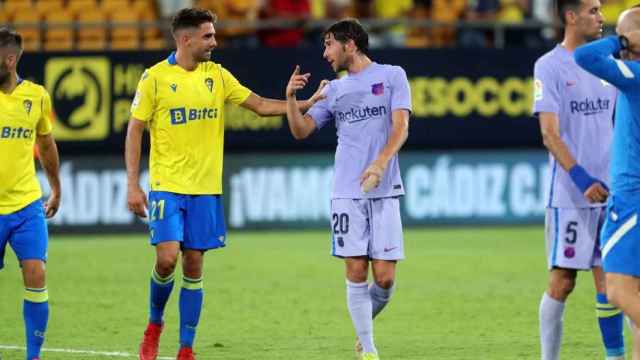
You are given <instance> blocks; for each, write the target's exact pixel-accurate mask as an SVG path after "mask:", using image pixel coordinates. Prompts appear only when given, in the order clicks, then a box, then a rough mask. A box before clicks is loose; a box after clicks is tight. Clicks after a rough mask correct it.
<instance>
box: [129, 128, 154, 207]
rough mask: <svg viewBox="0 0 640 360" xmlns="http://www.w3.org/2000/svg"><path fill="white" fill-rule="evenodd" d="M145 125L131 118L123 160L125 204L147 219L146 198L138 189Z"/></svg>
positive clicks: (139, 188)
mask: <svg viewBox="0 0 640 360" xmlns="http://www.w3.org/2000/svg"><path fill="white" fill-rule="evenodd" d="M144 128H145V123H144V122H143V121H140V120H137V119H134V118H131V119H130V120H129V127H128V128H127V138H126V141H125V150H124V158H125V163H126V166H127V204H128V206H129V210H130V211H132V212H133V213H134V214H136V215H138V216H139V217H142V218H145V217H147V212H146V208H147V207H148V206H147V197H146V195H145V193H144V191H143V190H142V188H141V187H140V151H141V147H142V134H143V133H144Z"/></svg>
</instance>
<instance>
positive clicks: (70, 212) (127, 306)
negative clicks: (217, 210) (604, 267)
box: [0, 0, 632, 359]
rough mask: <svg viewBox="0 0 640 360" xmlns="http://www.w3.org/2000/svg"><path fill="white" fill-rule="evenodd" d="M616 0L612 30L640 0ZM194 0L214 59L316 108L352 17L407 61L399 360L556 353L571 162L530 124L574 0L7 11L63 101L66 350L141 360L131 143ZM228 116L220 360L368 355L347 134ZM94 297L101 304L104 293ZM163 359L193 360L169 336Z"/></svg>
mask: <svg viewBox="0 0 640 360" xmlns="http://www.w3.org/2000/svg"><path fill="white" fill-rule="evenodd" d="M602 2H603V4H604V7H603V13H604V14H605V17H606V19H607V21H608V24H607V30H606V31H607V32H609V33H610V32H611V31H612V30H611V28H612V23H613V22H614V21H615V19H616V17H617V14H618V13H620V12H621V11H622V9H624V8H625V7H628V6H630V5H632V4H631V3H632V2H630V1H623V0H619V1H614V0H608V1H602ZM192 4H193V5H198V6H202V7H206V8H210V9H211V10H213V11H214V12H215V13H217V14H218V23H217V24H216V30H217V32H218V35H217V39H218V41H219V45H220V46H219V48H218V49H216V50H215V51H214V53H213V60H214V61H216V62H219V63H221V64H223V66H225V67H226V68H228V69H229V70H230V71H231V72H232V73H233V74H234V75H235V76H236V77H237V78H238V79H239V80H240V81H241V82H242V83H244V84H245V85H247V86H248V87H249V88H250V89H252V90H253V91H254V92H256V93H257V94H259V95H262V96H266V97H273V98H283V96H284V88H285V86H286V82H287V80H288V78H289V76H290V73H291V71H292V69H293V67H294V66H295V65H296V64H300V65H301V66H302V69H303V70H304V71H309V72H311V73H312V78H311V84H310V86H309V88H308V89H306V90H305V91H304V92H303V93H302V96H300V97H301V98H304V97H306V96H308V95H310V94H311V92H312V91H313V88H314V87H315V86H316V85H317V83H318V82H319V81H320V80H321V79H324V78H332V77H333V76H334V75H333V74H332V73H331V71H330V68H329V66H328V65H327V64H326V62H325V61H324V60H323V59H322V57H321V53H322V47H321V37H320V34H321V32H322V30H323V29H324V28H325V27H326V26H327V25H328V24H330V23H331V22H332V21H334V19H337V18H342V17H345V16H353V17H357V18H359V19H360V20H361V21H362V22H363V23H364V24H365V26H366V27H367V28H368V29H369V30H370V31H371V45H372V46H371V47H372V51H371V57H372V59H374V60H375V61H377V62H380V63H391V64H396V65H400V66H402V67H403V68H404V69H405V70H406V71H407V75H408V78H409V81H410V82H411V90H412V98H413V110H414V111H413V116H412V120H411V124H410V134H409V139H408V141H407V144H406V145H405V147H404V149H403V150H402V153H401V156H400V162H401V167H402V173H403V179H404V182H405V188H406V191H407V195H406V196H405V198H404V199H403V201H402V205H401V206H402V212H403V221H404V223H405V224H406V225H407V228H408V231H407V239H406V241H407V250H408V256H409V258H408V260H407V261H406V262H405V263H403V264H402V265H401V269H402V270H401V273H400V275H399V276H400V281H401V282H400V284H401V286H402V287H401V288H400V289H401V291H400V292H399V294H398V296H397V298H396V300H395V301H396V302H397V303H394V304H393V305H392V306H391V307H390V309H389V311H388V314H385V316H384V317H383V318H382V320H381V321H379V323H380V324H379V326H378V327H377V333H378V336H379V337H380V338H381V340H378V342H379V343H381V345H379V347H380V348H381V352H382V354H383V358H392V359H425V358H430V357H431V355H433V356H435V355H436V354H437V358H439V359H534V358H537V357H539V355H538V353H537V352H538V348H537V324H536V322H537V316H536V311H537V310H536V307H537V302H538V300H539V296H540V295H541V294H542V291H543V289H544V286H545V276H546V275H545V263H544V251H543V215H544V207H545V195H546V193H547V192H548V189H547V188H546V186H547V184H548V181H547V179H548V176H549V169H548V166H547V163H546V160H547V157H546V152H545V151H544V149H543V147H542V144H541V138H540V135H539V129H538V123H537V121H536V119H534V118H532V117H531V116H530V107H531V102H532V90H533V89H532V77H531V76H532V69H533V63H534V61H535V59H536V58H537V57H538V56H540V55H541V54H543V53H544V52H545V51H547V50H548V49H549V48H550V47H551V46H553V45H554V44H555V42H556V40H557V39H558V38H559V36H561V32H560V31H559V28H558V26H557V22H556V21H554V19H553V18H554V17H553V11H552V9H551V6H552V1H550V0H470V1H466V0H421V1H420V0H414V1H412V0H401V1H385V0H326V1H324V0H208V1H196V2H191V1H180V0H173V1H172V0H158V1H154V0H102V1H98V0H34V1H31V0H4V1H0V5H1V6H0V23H6V24H8V25H9V26H12V27H13V28H15V29H17V30H18V31H19V32H20V33H21V34H22V35H23V37H24V40H25V49H26V52H25V55H24V56H23V58H22V60H21V62H20V66H19V73H20V74H21V76H23V77H25V78H27V79H31V80H33V81H35V82H38V83H41V84H43V85H44V86H45V87H46V88H47V90H48V91H49V92H50V94H51V96H52V99H53V104H54V108H55V112H56V114H55V115H56V116H55V118H56V120H55V126H54V135H55V137H56V139H57V141H58V146H59V151H60V155H61V160H62V163H61V177H62V184H63V200H62V206H61V209H60V212H59V213H58V215H57V216H56V217H55V218H54V219H52V220H51V221H50V223H49V224H50V232H51V233H52V236H51V245H50V261H49V268H48V271H49V275H48V276H49V288H50V292H51V293H52V296H51V297H52V309H53V310H52V311H53V312H52V314H53V315H52V320H51V324H50V332H49V335H48V338H47V343H46V346H48V348H49V349H50V350H49V353H46V352H45V354H46V357H45V358H47V359H58V358H59V359H69V358H73V359H75V358H77V359H93V358H105V359H106V358H113V357H127V356H129V357H130V358H132V357H133V355H132V354H135V351H136V350H135V349H136V346H137V341H138V340H139V339H138V337H139V335H140V333H141V331H142V327H143V326H144V319H145V309H146V307H145V306H146V288H145V284H146V281H147V276H148V270H149V268H150V266H151V264H152V255H153V252H152V251H151V249H150V248H148V246H147V245H146V241H145V232H146V231H145V224H144V223H143V222H141V221H139V220H138V219H136V218H135V217H134V216H133V215H132V214H130V213H129V212H128V211H127V207H126V173H125V170H124V161H123V150H124V136H125V131H126V126H127V121H128V118H129V108H130V104H131V100H132V98H133V95H134V93H135V88H136V85H137V82H138V80H139V78H140V75H141V74H142V72H143V71H144V69H145V68H146V67H148V66H150V65H152V64H154V63H156V62H158V61H160V60H161V59H163V58H165V57H166V56H167V55H168V53H169V51H170V50H171V49H172V40H171V38H170V34H169V31H168V24H169V18H170V15H171V14H172V13H173V12H175V10H176V9H179V8H181V7H183V6H189V5H192ZM225 120H226V140H225V148H226V155H225V166H224V169H225V174H224V178H225V181H224V184H225V185H224V186H225V203H226V212H227V214H226V217H227V224H228V227H229V230H230V234H229V241H230V246H229V247H228V248H227V249H226V250H224V251H221V252H217V253H215V254H214V255H210V256H208V258H207V259H208V260H207V262H208V263H207V270H205V279H206V281H207V283H206V284H205V287H207V288H208V289H211V290H213V289H216V290H214V291H211V290H209V291H211V292H209V293H208V294H209V295H207V296H208V298H207V299H208V300H207V302H206V305H205V311H204V314H203V319H206V320H203V322H204V323H205V325H203V326H202V327H201V329H200V332H199V337H198V338H199V340H198V341H199V342H198V344H197V345H196V351H198V350H199V351H198V352H199V354H200V356H199V358H202V359H251V358H254V357H256V356H261V358H265V359H293V358H307V359H321V358H322V359H342V358H350V356H351V355H350V354H351V353H350V351H351V350H350V348H351V346H352V336H351V329H350V323H348V317H347V313H346V307H345V306H344V301H343V296H344V295H343V285H342V277H341V275H340V274H341V271H342V270H341V266H340V265H339V264H338V263H336V262H335V261H331V260H330V259H329V258H328V256H326V255H327V254H328V251H329V242H328V238H329V234H328V231H329V225H330V224H329V194H330V182H331V176H332V174H331V165H332V162H333V151H334V149H335V144H336V137H335V131H334V128H333V127H332V126H328V127H327V128H325V129H322V130H321V131H320V132H319V133H318V134H316V135H315V136H313V137H312V138H310V139H309V140H305V141H302V142H296V141H295V140H294V139H293V138H292V137H291V135H290V134H289V130H288V126H287V124H286V119H284V118H282V117H270V118H258V117H256V116H255V115H254V114H253V113H251V112H248V111H245V110H244V109H242V108H239V107H234V106H232V105H228V110H227V113H226V119H225ZM144 146H145V148H146V149H148V142H145V144H144ZM143 153H147V150H144V152H143ZM143 163H145V168H146V160H144V161H143ZM144 174H146V171H143V180H142V181H143V182H144V181H145V178H146V175H144ZM39 177H40V178H41V183H42V184H43V190H44V193H45V196H46V194H47V192H48V189H47V186H46V181H45V178H44V175H43V174H42V173H41V172H39ZM461 225H464V226H461ZM514 226H515V227H514ZM255 229H259V230H261V231H260V232H255V231H251V230H255ZM262 230H269V231H268V232H264V231H262ZM72 233H74V234H72ZM105 233H110V234H112V235H104V234H105ZM12 255H13V254H12V253H10V254H8V256H7V258H8V259H7V260H8V266H7V269H6V270H5V271H4V274H3V273H0V274H1V275H0V276H1V277H0V357H2V359H14V358H15V359H18V358H20V357H19V356H18V354H19V351H20V349H19V347H20V344H22V342H23V341H22V334H21V322H20V321H21V320H20V315H19V311H20V310H19V301H18V299H19V294H20V289H21V288H20V280H19V269H18V267H17V264H16V262H15V259H14V258H13V257H12ZM85 270H86V271H85ZM134 274H135V275H134ZM301 283H303V284H301ZM588 283H589V280H588V276H586V277H584V280H581V281H580V285H579V288H578V289H577V290H576V293H577V295H575V299H573V300H572V301H574V302H575V304H576V305H575V306H576V308H575V310H574V311H570V312H569V313H568V314H567V330H566V331H565V333H566V334H567V335H566V337H565V338H566V341H565V347H564V350H563V356H564V358H568V359H586V358H596V357H601V349H600V345H599V340H598V339H597V329H596V325H595V320H594V318H593V315H592V314H593V311H592V310H593V309H592V304H591V303H592V302H593V301H592V300H591V298H592V294H591V290H588V287H589V284H588ZM96 287H97V288H96ZM585 288H587V289H585ZM267 289H272V290H275V293H272V292H270V291H267ZM125 294H126V295H125ZM89 295H90V296H92V297H96V298H98V299H100V300H94V301H90V302H89V303H87V302H86V300H85V299H89V298H90V296H89ZM123 297H124V298H123ZM256 299H262V300H256ZM83 301H84V302H83ZM172 302H175V299H173V300H172ZM222 304H224V305H222ZM265 304H268V305H265ZM291 304H297V305H298V307H294V308H295V309H296V311H295V315H296V316H288V311H289V309H290V305H291ZM262 306H264V307H265V309H266V310H265V309H263V310H259V309H260V307H262ZM220 308H226V309H228V311H219V309H220ZM168 309H172V307H171V305H169V307H168ZM248 309H250V310H248ZM318 309H320V310H318ZM298 310H299V311H298ZM109 313H111V315H109ZM169 313H173V312H172V311H169ZM71 314H73V315H71ZM114 314H117V316H114ZM234 314H235V315H237V316H236V317H234ZM278 314H280V315H282V317H281V318H280V317H279V315H278ZM323 314H324V315H323ZM326 314H329V315H326ZM168 316H169V319H170V321H173V322H174V323H175V320H176V319H175V314H170V315H168ZM285 318H286V319H287V320H286V321H283V320H282V319H285ZM470 322H471V323H470ZM94 323H99V324H100V325H99V326H98V329H96V331H90V332H89V333H87V331H86V329H85V330H83V326H82V325H83V324H84V325H85V326H86V324H94ZM207 323H209V326H207V325H206V324H207ZM310 324H312V325H310ZM472 324H478V325H473V326H469V325H472ZM174 325H175V326H174V327H173V328H169V329H168V331H169V332H173V333H175V331H176V329H175V328H176V327H177V324H174ZM274 327H275V328H276V329H277V330H274ZM94 332H95V333H94ZM300 334H306V336H302V335H300ZM168 336H171V335H166V336H165V337H164V339H167V338H168ZM174 338H175V336H174ZM86 339H89V340H88V341H87V340H86ZM345 339H347V340H345ZM461 339H462V341H460V340H461ZM506 344H510V345H509V346H507V345H506ZM198 347H199V348H200V349H198ZM74 351H75V352H74ZM163 351H164V355H165V356H170V355H172V354H173V351H174V348H173V344H171V343H170V341H169V340H166V341H164V342H163ZM385 355H386V356H385Z"/></svg>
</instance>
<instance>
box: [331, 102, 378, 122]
mask: <svg viewBox="0 0 640 360" xmlns="http://www.w3.org/2000/svg"><path fill="white" fill-rule="evenodd" d="M382 115H387V108H385V107H384V106H382V105H380V106H376V107H368V106H367V107H364V108H351V109H350V110H348V111H347V112H342V111H337V112H336V119H337V120H338V121H346V122H348V123H355V122H359V121H363V120H367V119H369V118H371V117H374V116H382Z"/></svg>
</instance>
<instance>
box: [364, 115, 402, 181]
mask: <svg viewBox="0 0 640 360" xmlns="http://www.w3.org/2000/svg"><path fill="white" fill-rule="evenodd" d="M391 122H392V129H391V135H390V136H389V140H387V144H386V145H385V147H384V148H383V149H382V151H381V152H380V154H379V155H378V158H377V159H376V160H374V161H373V163H371V164H370V165H369V167H368V168H367V169H366V170H365V171H364V173H362V176H361V177H360V185H361V186H362V189H363V191H364V192H368V191H369V190H371V189H372V188H374V187H376V186H378V184H379V183H380V179H382V175H383V174H384V172H385V170H386V169H387V165H388V164H389V161H390V160H391V158H393V157H394V156H395V155H396V154H397V153H398V151H400V148H402V145H404V143H405V142H406V141H407V137H408V136H409V110H394V111H393V113H392V114H391Z"/></svg>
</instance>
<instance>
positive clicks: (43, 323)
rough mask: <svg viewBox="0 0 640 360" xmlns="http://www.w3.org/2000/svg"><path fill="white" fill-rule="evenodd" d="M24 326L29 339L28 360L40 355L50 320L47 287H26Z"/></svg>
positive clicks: (23, 306) (23, 313)
mask: <svg viewBox="0 0 640 360" xmlns="http://www.w3.org/2000/svg"><path fill="white" fill-rule="evenodd" d="M22 315H23V317H24V328H25V334H26V340H27V360H31V359H34V358H37V357H40V348H42V343H44V334H45V332H46V331H47V322H48V320H49V293H48V292H47V288H42V289H34V288H25V289H24V301H23V304H22Z"/></svg>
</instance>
